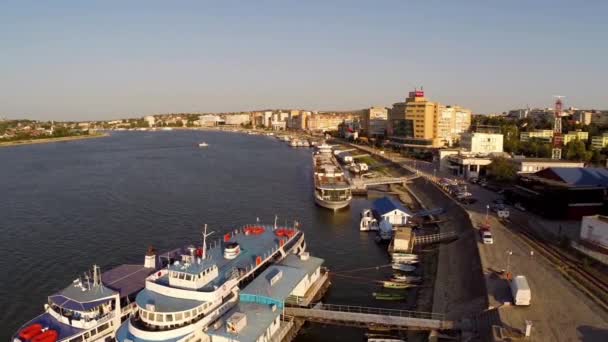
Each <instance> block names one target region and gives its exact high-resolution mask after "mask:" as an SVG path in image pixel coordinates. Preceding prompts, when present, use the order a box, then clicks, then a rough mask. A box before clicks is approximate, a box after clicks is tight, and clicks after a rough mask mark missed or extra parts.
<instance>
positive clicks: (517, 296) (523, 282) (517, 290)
mask: <svg viewBox="0 0 608 342" xmlns="http://www.w3.org/2000/svg"><path fill="white" fill-rule="evenodd" d="M511 294H512V295H513V304H515V305H530V300H531V299H532V292H531V291H530V286H529V285H528V280H527V279H526V277H525V276H523V275H518V276H515V278H513V280H511Z"/></svg>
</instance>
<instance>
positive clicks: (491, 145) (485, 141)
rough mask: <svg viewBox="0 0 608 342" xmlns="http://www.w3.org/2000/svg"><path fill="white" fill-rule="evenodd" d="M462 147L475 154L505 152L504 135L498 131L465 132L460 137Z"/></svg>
mask: <svg viewBox="0 0 608 342" xmlns="http://www.w3.org/2000/svg"><path fill="white" fill-rule="evenodd" d="M460 147H462V148H464V149H465V150H466V151H467V152H471V153H473V154H490V153H501V152H503V135H502V134H496V133H479V132H472V133H464V134H462V135H461V137H460Z"/></svg>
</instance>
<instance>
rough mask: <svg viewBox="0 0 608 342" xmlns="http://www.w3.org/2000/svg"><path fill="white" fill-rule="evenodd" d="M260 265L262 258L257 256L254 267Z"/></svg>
mask: <svg viewBox="0 0 608 342" xmlns="http://www.w3.org/2000/svg"><path fill="white" fill-rule="evenodd" d="M261 263H262V257H261V256H257V257H256V258H255V265H256V266H259V265H260V264H261Z"/></svg>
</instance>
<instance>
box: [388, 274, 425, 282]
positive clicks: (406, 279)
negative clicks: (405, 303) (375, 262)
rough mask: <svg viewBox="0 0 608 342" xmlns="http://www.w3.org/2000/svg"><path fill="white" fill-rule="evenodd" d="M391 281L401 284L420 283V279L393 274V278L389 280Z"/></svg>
mask: <svg viewBox="0 0 608 342" xmlns="http://www.w3.org/2000/svg"><path fill="white" fill-rule="evenodd" d="M391 281H393V282H402V283H419V282H421V281H422V277H418V276H411V275H405V274H399V273H395V274H393V278H391Z"/></svg>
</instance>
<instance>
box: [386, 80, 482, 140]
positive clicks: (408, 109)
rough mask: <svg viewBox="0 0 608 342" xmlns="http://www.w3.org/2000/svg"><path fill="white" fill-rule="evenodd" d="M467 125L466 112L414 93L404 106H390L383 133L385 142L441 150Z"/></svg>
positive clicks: (468, 117)
mask: <svg viewBox="0 0 608 342" xmlns="http://www.w3.org/2000/svg"><path fill="white" fill-rule="evenodd" d="M470 125H471V111H470V110H468V109H464V108H461V107H459V106H444V105H442V104H440V103H437V102H431V101H429V100H427V99H426V98H425V97H424V92H423V91H422V90H415V91H412V92H410V93H409V96H408V98H407V99H406V100H405V102H397V103H395V104H393V107H392V109H391V110H390V112H389V115H388V129H387V131H388V136H389V139H391V140H393V141H394V142H397V143H400V144H402V145H409V146H413V147H416V146H419V147H420V146H424V147H442V146H450V145H451V144H452V143H453V142H454V141H456V140H458V139H459V136H460V134H462V133H463V132H466V131H467V130H468V129H469V127H470Z"/></svg>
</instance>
